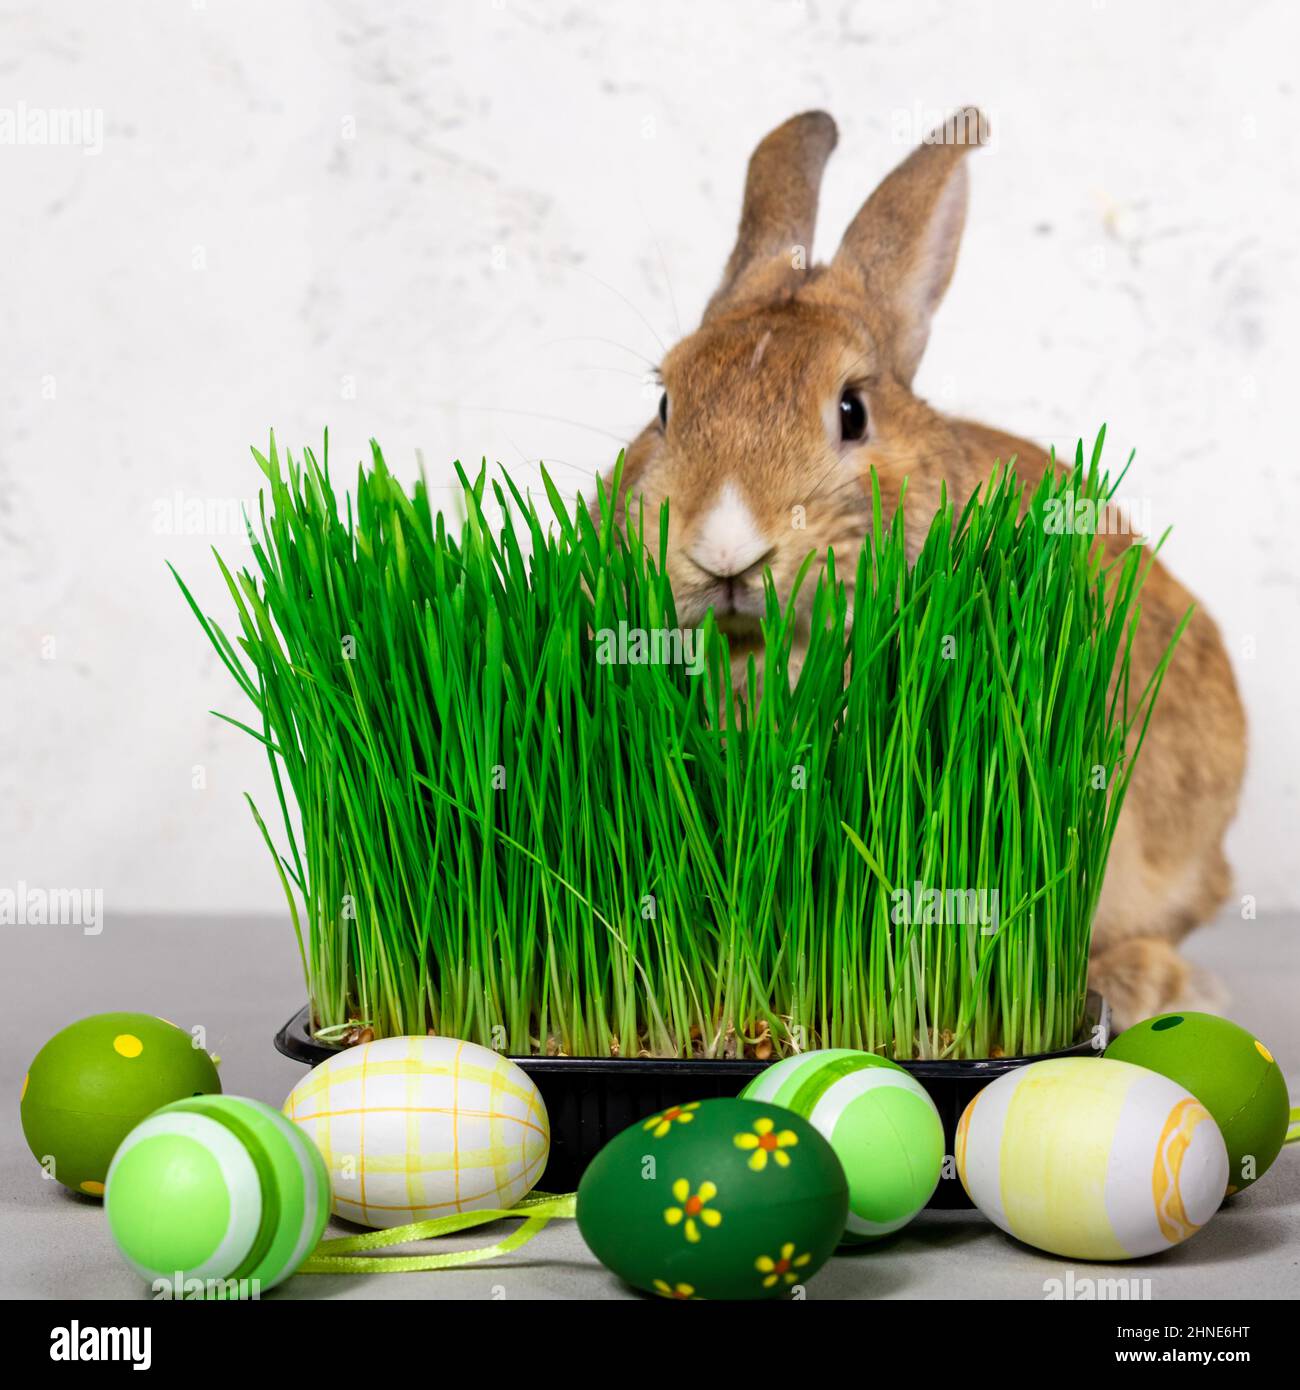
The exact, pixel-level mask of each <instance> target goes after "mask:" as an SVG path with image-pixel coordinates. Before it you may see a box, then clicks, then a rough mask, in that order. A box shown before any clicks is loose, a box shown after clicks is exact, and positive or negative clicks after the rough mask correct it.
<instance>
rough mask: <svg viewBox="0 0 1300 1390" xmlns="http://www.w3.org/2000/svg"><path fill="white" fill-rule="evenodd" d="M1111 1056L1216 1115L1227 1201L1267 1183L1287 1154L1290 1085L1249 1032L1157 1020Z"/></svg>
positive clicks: (1210, 1022)
mask: <svg viewBox="0 0 1300 1390" xmlns="http://www.w3.org/2000/svg"><path fill="white" fill-rule="evenodd" d="M1106 1056H1107V1057H1110V1058H1113V1059H1114V1060H1116V1061H1120V1062H1131V1063H1133V1064H1135V1065H1136V1066H1139V1067H1146V1068H1147V1070H1148V1071H1155V1072H1159V1073H1160V1074H1161V1076H1167V1077H1168V1078H1169V1079H1170V1080H1171V1081H1176V1082H1177V1083H1178V1084H1179V1085H1180V1086H1181V1087H1182V1088H1183V1089H1184V1090H1186V1091H1190V1092H1191V1093H1192V1095H1194V1096H1195V1097H1196V1099H1197V1100H1199V1101H1200V1102H1201V1104H1202V1105H1203V1106H1204V1107H1205V1108H1206V1109H1207V1110H1208V1111H1209V1112H1210V1114H1211V1115H1212V1116H1213V1117H1214V1121H1215V1123H1216V1124H1217V1125H1218V1126H1219V1130H1220V1132H1221V1133H1222V1135H1223V1142H1224V1144H1225V1145H1226V1146H1227V1149H1228V1191H1227V1195H1228V1196H1231V1195H1232V1194H1233V1193H1234V1192H1240V1191H1242V1189H1243V1188H1247V1187H1249V1186H1250V1185H1251V1183H1253V1182H1255V1181H1256V1180H1257V1179H1259V1178H1261V1177H1263V1176H1264V1174H1265V1173H1266V1172H1267V1171H1268V1168H1269V1166H1270V1165H1271V1164H1272V1162H1273V1160H1274V1159H1275V1158H1276V1157H1277V1156H1278V1153H1279V1152H1280V1151H1281V1148H1282V1141H1283V1140H1284V1139H1285V1138H1286V1129H1287V1120H1288V1117H1289V1114H1290V1109H1289V1107H1290V1101H1289V1100H1288V1098H1287V1089H1286V1079H1285V1078H1284V1077H1283V1075H1282V1068H1281V1067H1279V1066H1278V1064H1277V1062H1276V1061H1275V1060H1274V1057H1273V1054H1272V1053H1271V1052H1270V1051H1269V1049H1268V1048H1267V1047H1266V1046H1265V1045H1264V1044H1263V1043H1262V1042H1261V1041H1260V1040H1259V1039H1258V1038H1257V1037H1256V1036H1255V1035H1254V1034H1253V1033H1250V1032H1248V1031H1247V1030H1246V1029H1245V1028H1241V1027H1239V1026H1238V1025H1237V1024H1235V1023H1231V1022H1229V1020H1228V1019H1226V1018H1218V1017H1216V1016H1215V1015H1214V1014H1202V1013H1194V1012H1191V1011H1181V1012H1178V1013H1168V1014H1157V1015H1156V1016H1155V1017H1154V1018H1148V1019H1145V1020H1144V1021H1143V1022H1141V1023H1138V1024H1136V1025H1135V1026H1134V1027H1132V1028H1128V1029H1125V1031H1124V1032H1123V1033H1121V1034H1120V1035H1119V1037H1118V1038H1116V1039H1115V1041H1114V1042H1113V1043H1111V1045H1110V1046H1109V1047H1108V1048H1107V1049H1106Z"/></svg>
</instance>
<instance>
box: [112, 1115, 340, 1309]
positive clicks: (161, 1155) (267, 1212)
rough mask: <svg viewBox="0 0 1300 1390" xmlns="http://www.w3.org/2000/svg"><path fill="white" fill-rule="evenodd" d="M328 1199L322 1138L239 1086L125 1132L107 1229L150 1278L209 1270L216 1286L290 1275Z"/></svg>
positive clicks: (232, 1287) (233, 1291) (210, 1288)
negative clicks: (238, 1091)
mask: <svg viewBox="0 0 1300 1390" xmlns="http://www.w3.org/2000/svg"><path fill="white" fill-rule="evenodd" d="M329 1208H330V1185H329V1174H328V1173H327V1172H326V1169H325V1160H324V1159H323V1158H322V1157H321V1155H320V1151H319V1150H318V1149H317V1148H316V1146H315V1145H314V1144H313V1143H312V1142H311V1140H310V1139H309V1138H308V1137H307V1136H306V1135H305V1134H304V1133H303V1132H302V1130H300V1129H299V1128H298V1127H297V1126H296V1125H294V1124H291V1123H290V1122H289V1121H288V1120H286V1119H285V1118H284V1116H283V1115H281V1114H280V1113H279V1112H278V1111H276V1110H273V1109H272V1108H271V1107H270V1106H269V1105H263V1104H262V1102H261V1101H259V1100H246V1099H243V1098H241V1097H239V1096H194V1097H192V1098H190V1099H187V1100H180V1101H176V1102H175V1103H174V1104H172V1105H165V1106H163V1108H162V1109H161V1110H155V1111H154V1113H153V1114H152V1115H150V1116H149V1117H148V1119H145V1120H142V1121H141V1122H140V1123H139V1124H138V1125H136V1127H135V1128H134V1129H133V1130H132V1131H131V1132H130V1134H128V1135H127V1136H126V1138H125V1139H124V1140H123V1141H122V1144H121V1147H120V1148H119V1149H118V1151H117V1153H116V1155H115V1156H114V1158H113V1162H112V1166H111V1167H110V1168H109V1170H108V1182H107V1184H106V1190H105V1193H104V1209H105V1212H106V1214H107V1216H108V1224H109V1229H110V1230H111V1231H112V1233H113V1239H114V1240H116V1241H117V1244H118V1248H119V1249H120V1250H121V1251H122V1254H123V1255H124V1256H125V1257H126V1259H127V1262H128V1263H129V1264H130V1265H131V1266H133V1268H135V1269H136V1270H137V1271H138V1272H139V1273H140V1274H142V1275H143V1276H144V1277H145V1278H146V1279H148V1280H150V1281H151V1282H152V1281H156V1280H159V1279H165V1280H169V1281H172V1280H175V1279H176V1278H177V1276H178V1275H179V1276H180V1278H181V1279H182V1280H183V1281H185V1283H186V1285H189V1284H190V1281H195V1280H197V1281H201V1282H202V1284H203V1285H204V1288H203V1292H205V1293H206V1294H207V1295H208V1296H210V1297H217V1298H231V1297H247V1296H248V1295H249V1294H253V1295H256V1294H257V1293H260V1292H265V1291H266V1290H267V1289H269V1288H272V1287H273V1286H274V1285H276V1284H278V1283H280V1281H281V1280H283V1279H287V1278H288V1277H289V1275H291V1274H292V1273H293V1272H294V1270H296V1269H297V1268H298V1266H299V1265H300V1264H302V1262H303V1260H305V1259H306V1258H307V1256H308V1255H309V1254H310V1253H311V1252H312V1250H313V1249H314V1248H315V1246H316V1242H317V1241H318V1240H319V1239H320V1235H321V1232H322V1231H323V1230H324V1229H325V1223H326V1221H327V1220H328V1219H329ZM177 1296H187V1297H188V1296H193V1295H192V1293H190V1292H185V1293H184V1294H183V1295H182V1294H181V1292H180V1291H178V1293H177Z"/></svg>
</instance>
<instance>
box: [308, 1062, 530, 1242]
mask: <svg viewBox="0 0 1300 1390" xmlns="http://www.w3.org/2000/svg"><path fill="white" fill-rule="evenodd" d="M284 1113H285V1114H286V1115H287V1116H288V1117H289V1119H291V1120H293V1121H294V1122H295V1123H297V1124H299V1125H301V1126H302V1127H303V1128H304V1129H305V1130H306V1131H307V1133H308V1134H309V1135H310V1136H311V1138H312V1139H313V1140H314V1141H315V1143H316V1146H317V1148H319V1149H320V1151H321V1153H322V1154H323V1155H324V1157H325V1164H326V1166H327V1167H328V1169H329V1173H330V1181H331V1183H332V1186H333V1189H334V1203H333V1209H334V1213H335V1215H336V1216H341V1217H343V1218H344V1219H345V1220H348V1221H355V1222H357V1223H358V1224H359V1225H362V1226H373V1227H389V1226H404V1225H406V1224H407V1223H408V1222H412V1221H427V1220H432V1219H434V1218H436V1217H440V1216H451V1215H454V1214H455V1213H457V1212H464V1211H480V1210H484V1209H486V1208H491V1207H509V1206H512V1205H513V1204H514V1203H515V1202H517V1201H519V1199H520V1198H521V1197H523V1196H525V1195H526V1194H527V1193H528V1192H529V1191H530V1190H531V1189H532V1188H533V1187H534V1186H535V1185H536V1183H537V1181H538V1179H539V1178H540V1177H541V1176H542V1170H543V1169H544V1168H545V1167H546V1158H547V1154H548V1153H549V1151H550V1142H551V1139H550V1125H549V1123H548V1121H547V1117H546V1107H545V1106H544V1105H543V1103H542V1098H541V1096H540V1094H539V1093H538V1090H537V1087H536V1086H535V1085H534V1084H533V1082H532V1081H531V1080H530V1079H529V1078H528V1076H526V1075H525V1074H524V1072H523V1071H522V1070H520V1068H519V1067H518V1066H517V1065H516V1064H515V1063H514V1062H512V1061H511V1060H510V1059H509V1058H508V1057H502V1056H500V1055H499V1054H497V1053H495V1052H492V1051H490V1050H489V1049H488V1048H486V1047H479V1046H478V1045H477V1044H475V1043H467V1042H460V1041H458V1040H457V1039H455V1038H434V1037H412V1038H381V1039H379V1040H377V1041H375V1042H370V1043H363V1044H362V1045H361V1046H359V1047H352V1048H348V1050H347V1051H346V1052H340V1053H339V1054H338V1055H337V1056H335V1057H331V1058H329V1059H328V1060H327V1061H324V1062H322V1063H321V1064H320V1066H318V1067H314V1068H313V1069H312V1070H311V1071H310V1072H308V1074H307V1075H306V1076H305V1077H304V1078H303V1079H302V1080H301V1081H300V1082H299V1083H298V1084H297V1085H296V1086H295V1087H294V1088H293V1090H292V1091H291V1092H290V1093H289V1097H288V1099H287V1100H286V1101H285V1103H284Z"/></svg>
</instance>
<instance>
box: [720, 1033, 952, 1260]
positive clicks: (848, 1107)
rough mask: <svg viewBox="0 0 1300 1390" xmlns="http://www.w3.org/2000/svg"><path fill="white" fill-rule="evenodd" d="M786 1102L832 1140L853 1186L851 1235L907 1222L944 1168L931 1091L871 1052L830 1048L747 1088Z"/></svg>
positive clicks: (886, 1230)
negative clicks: (928, 1092)
mask: <svg viewBox="0 0 1300 1390" xmlns="http://www.w3.org/2000/svg"><path fill="white" fill-rule="evenodd" d="M740 1095H741V1099H742V1100H758V1101H766V1102H768V1103H769V1104H773V1105H783V1106H785V1107H786V1109H787V1110H793V1111H794V1112H795V1114H796V1115H802V1116H803V1117H804V1119H806V1120H808V1121H809V1122H810V1123H811V1124H812V1126H813V1127H814V1128H815V1129H817V1130H819V1131H820V1132H821V1133H822V1134H823V1135H825V1137H826V1138H827V1139H829V1140H830V1144H831V1147H832V1148H833V1149H834V1150H835V1152H836V1154H837V1155H838V1157H839V1160H840V1162H841V1163H842V1164H843V1166H844V1175H845V1177H846V1178H847V1179H848V1183H849V1214H848V1220H847V1223H846V1225H845V1228H844V1240H845V1241H846V1242H849V1243H857V1242H860V1241H866V1240H876V1239H878V1238H879V1237H880V1236H886V1235H889V1234H890V1233H891V1232H893V1231H897V1230H899V1229H900V1228H901V1227H903V1226H906V1225H907V1223H908V1222H909V1221H910V1220H911V1219H912V1218H913V1217H914V1216H915V1215H916V1214H917V1212H918V1211H920V1210H921V1208H922V1207H924V1206H925V1204H926V1203H927V1202H928V1201H929V1200H930V1197H931V1196H932V1195H933V1193H934V1189H935V1188H936V1187H937V1186H938V1184H939V1177H940V1174H941V1173H942V1171H943V1156H944V1141H943V1121H942V1120H941V1119H940V1118H939V1112H938V1111H937V1110H936V1109H935V1108H934V1102H933V1101H932V1100H931V1099H930V1097H929V1096H928V1095H927V1094H926V1091H925V1088H924V1087H923V1086H922V1085H921V1083H920V1082H919V1081H917V1080H916V1079H915V1078H914V1077H912V1076H911V1075H910V1074H909V1073H908V1072H906V1071H904V1070H903V1068H902V1067H900V1066H897V1065H896V1064H895V1063H893V1062H890V1061H887V1060H886V1059H885V1058H884V1057H877V1056H876V1055H875V1054H874V1053H871V1052H855V1051H854V1050H853V1049H851V1048H827V1049H825V1050H823V1051H820V1052H802V1053H799V1054H798V1055H797V1056H794V1057H786V1058H784V1059H783V1060H781V1061H779V1062H774V1063H773V1064H772V1065H771V1066H770V1067H768V1068H767V1070H766V1071H764V1072H762V1073H760V1074H759V1075H758V1076H756V1077H755V1078H754V1080H753V1081H751V1082H750V1083H749V1085H748V1086H746V1087H745V1089H744V1090H743V1091H742V1092H741V1093H740Z"/></svg>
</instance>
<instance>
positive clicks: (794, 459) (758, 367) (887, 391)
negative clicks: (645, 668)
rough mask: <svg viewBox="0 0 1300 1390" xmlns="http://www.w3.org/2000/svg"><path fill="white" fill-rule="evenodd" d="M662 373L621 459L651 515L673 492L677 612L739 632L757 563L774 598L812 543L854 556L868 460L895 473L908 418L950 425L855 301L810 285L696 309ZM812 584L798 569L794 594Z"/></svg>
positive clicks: (918, 427)
mask: <svg viewBox="0 0 1300 1390" xmlns="http://www.w3.org/2000/svg"><path fill="white" fill-rule="evenodd" d="M661 377H662V383H663V387H664V396H663V401H662V402H661V407H660V415H659V418H658V419H657V420H655V421H654V422H653V423H652V424H651V425H650V426H649V427H648V428H647V429H646V430H645V431H644V432H643V433H642V434H641V436H640V437H639V438H638V439H637V440H636V442H635V444H634V445H633V447H632V450H631V451H630V452H629V457H628V465H627V466H628V468H629V469H632V470H634V471H635V472H636V473H637V476H638V486H637V492H638V495H639V497H640V498H642V499H644V502H645V505H646V516H647V517H648V518H652V519H653V518H655V517H657V515H658V511H659V507H660V505H661V504H662V503H663V502H664V501H667V502H668V504H669V508H668V516H669V531H668V551H667V565H668V573H669V577H670V578H671V580H672V584H673V593H674V596H675V597H676V600H677V605H678V618H679V620H680V621H682V622H683V623H686V624H696V623H698V622H700V621H701V620H702V618H703V616H704V613H705V611H706V610H707V609H709V608H712V609H713V611H714V615H715V617H716V618H717V620H718V623H719V625H720V626H721V627H722V628H723V629H724V630H725V631H727V632H729V633H730V634H732V635H733V636H744V635H747V634H752V635H755V636H756V635H757V630H758V622H759V619H760V618H761V616H762V614H763V611H764V604H765V597H764V575H765V573H766V572H770V573H771V576H772V580H773V583H774V584H775V586H776V591H777V594H778V595H779V597H780V598H781V600H782V602H784V601H785V600H786V599H787V598H788V596H789V594H790V591H791V589H792V587H793V585H794V582H795V578H796V576H797V574H798V572H799V569H800V567H801V566H802V565H803V563H804V560H805V558H806V557H807V556H808V555H809V554H810V553H811V554H812V555H813V556H814V557H815V561H816V563H818V564H824V562H825V555H826V551H827V550H828V549H833V550H835V551H836V553H837V554H838V555H841V556H844V557H848V558H849V561H850V562H851V560H852V558H853V557H855V556H856V553H857V550H858V547H859V546H860V545H861V543H862V538H863V537H864V536H865V535H866V534H867V531H868V529H869V527H870V521H871V500H870V490H869V484H868V483H867V482H866V480H868V479H869V477H870V469H871V468H872V467H874V468H875V469H876V470H877V473H878V474H879V475H881V476H882V478H886V479H889V478H893V477H895V476H897V477H899V478H900V479H901V476H902V474H903V473H905V472H906V471H907V467H906V466H901V465H905V464H906V463H907V461H908V460H911V459H912V458H915V456H916V453H917V442H918V431H920V433H921V434H924V433H927V432H928V433H933V434H936V435H939V436H943V434H944V427H943V424H942V422H941V421H940V419H939V417H938V416H936V415H933V413H932V412H929V411H927V410H926V409H925V408H924V407H922V406H921V405H920V403H919V402H916V401H915V400H914V398H912V397H911V395H910V393H909V392H908V391H906V390H905V389H904V388H902V387H901V386H900V385H899V384H898V382H897V381H895V380H894V379H893V378H892V376H891V375H890V371H889V363H888V361H887V360H886V359H885V358H884V357H883V356H882V354H881V353H880V352H879V350H878V349H877V348H876V346H875V342H874V339H873V336H872V334H871V332H870V331H869V329H868V326H867V321H866V318H865V316H862V315H857V314H850V313H848V312H845V311H844V310H843V309H842V308H838V307H836V306H835V305H834V304H831V303H827V302H824V301H823V302H819V301H818V299H816V298H813V297H808V298H805V297H803V296H794V297H791V298H790V299H788V300H786V301H785V302H782V303H778V304H773V305H768V306H764V307H762V308H759V309H756V310H754V311H752V312H748V313H743V314H740V315H737V316H734V317H728V318H724V319H722V320H720V321H716V322H713V323H710V324H707V325H705V326H704V327H703V328H701V330H700V331H699V332H697V333H695V334H692V335H691V336H690V337H689V338H687V339H685V340H684V341H683V342H682V343H680V344H678V345H677V346H676V347H675V348H674V349H673V350H672V351H671V352H670V353H669V354H668V356H667V358H665V360H664V362H663V364H662V367H661ZM926 417H930V419H929V420H928V421H927V419H926ZM927 424H928V425H929V429H928V430H927V429H926V426H927ZM891 490H893V489H891V488H890V487H889V485H888V484H886V487H885V491H886V493H888V492H890V491H891ZM815 577H816V569H814V571H813V573H812V575H811V576H810V578H811V579H815ZM812 592H813V584H812V583H811V582H805V584H804V586H803V588H802V589H801V590H800V596H801V607H803V606H806V604H807V603H808V602H809V601H810V600H811V595H812Z"/></svg>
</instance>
